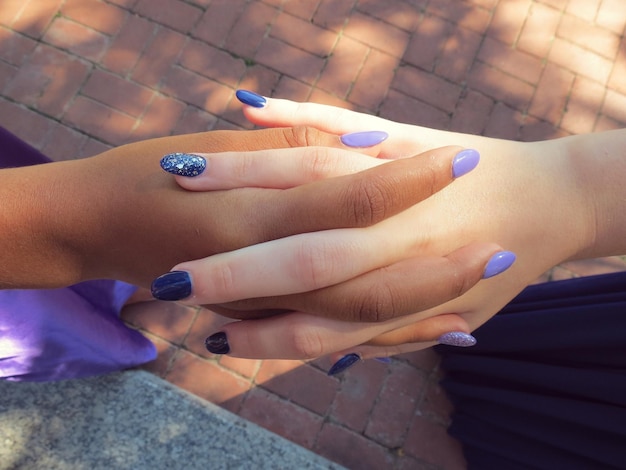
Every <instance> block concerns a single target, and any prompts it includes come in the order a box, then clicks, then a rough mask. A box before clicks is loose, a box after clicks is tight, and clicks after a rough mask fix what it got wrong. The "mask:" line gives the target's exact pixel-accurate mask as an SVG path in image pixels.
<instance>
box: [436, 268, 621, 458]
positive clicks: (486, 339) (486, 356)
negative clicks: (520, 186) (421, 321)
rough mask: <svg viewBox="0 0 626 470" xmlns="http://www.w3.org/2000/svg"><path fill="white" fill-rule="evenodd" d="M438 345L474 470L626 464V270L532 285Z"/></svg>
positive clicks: (457, 429) (457, 432)
mask: <svg viewBox="0 0 626 470" xmlns="http://www.w3.org/2000/svg"><path fill="white" fill-rule="evenodd" d="M474 335H475V336H476V338H477V340H478V343H477V345H476V346H474V347H471V348H464V349H461V348H452V347H449V346H438V347H437V351H438V352H439V353H440V354H441V355H442V367H443V369H444V371H445V374H446V375H445V378H444V380H443V381H442V386H443V388H444V389H445V390H446V392H447V393H448V396H449V397H450V398H451V400H452V402H453V404H454V407H455V411H454V413H453V416H452V424H451V426H450V428H449V432H450V434H451V435H452V436H454V437H456V438H457V439H459V440H460V441H461V443H462V444H463V448H464V453H465V457H466V459H467V462H468V468H470V469H480V470H484V469H507V470H517V469H520V470H521V469H524V470H530V469H546V470H554V469H568V470H575V469H585V470H587V469H611V468H615V469H618V468H619V469H623V468H626V272H620V273H614V274H604V275H600V276H591V277H585V278H577V279H571V280H565V281H558V282H551V283H546V284H539V285H533V286H530V287H528V288H526V289H525V290H524V291H523V292H522V293H521V294H520V295H519V296H517V297H516V298H515V299H514V300H513V301H512V302H511V303H510V304H509V305H507V306H506V307H505V308H504V309H503V310H502V311H501V312H499V313H498V314H497V315H495V316H494V317H493V318H492V319H491V320H489V321H488V322H487V323H486V324H485V325H483V326H482V327H480V328H479V329H478V330H476V331H475V332H474Z"/></svg>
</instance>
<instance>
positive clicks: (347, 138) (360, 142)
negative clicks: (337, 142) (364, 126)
mask: <svg viewBox="0 0 626 470" xmlns="http://www.w3.org/2000/svg"><path fill="white" fill-rule="evenodd" d="M388 138H389V134H387V133H386V132H384V131H365V132H352V133H350V134H344V135H342V136H341V142H342V143H343V145H346V146H348V147H353V148H366V147H373V146H374V145H378V144H380V143H381V142H384V141H385V140H387V139H388Z"/></svg>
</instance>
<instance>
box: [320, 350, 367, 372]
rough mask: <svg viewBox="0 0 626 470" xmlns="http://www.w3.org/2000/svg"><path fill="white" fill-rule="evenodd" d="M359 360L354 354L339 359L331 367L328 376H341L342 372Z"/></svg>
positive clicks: (359, 357)
mask: <svg viewBox="0 0 626 470" xmlns="http://www.w3.org/2000/svg"><path fill="white" fill-rule="evenodd" d="M360 360H361V356H359V355H358V354H355V353H351V354H347V355H346V356H343V357H342V358H341V359H339V360H338V361H337V362H335V363H334V364H333V366H332V367H331V368H330V370H329V371H328V375H331V376H332V375H337V374H341V373H342V372H343V371H345V370H347V369H349V368H350V367H352V366H353V365H354V364H356V363H357V362H359V361H360Z"/></svg>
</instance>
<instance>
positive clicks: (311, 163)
mask: <svg viewBox="0 0 626 470" xmlns="http://www.w3.org/2000/svg"><path fill="white" fill-rule="evenodd" d="M301 162H302V170H301V171H302V173H303V174H304V175H306V177H307V179H309V180H320V179H324V178H326V177H327V176H328V175H329V174H331V172H332V170H333V167H334V159H333V158H332V156H331V155H330V153H329V152H328V149H327V148H326V147H308V148H306V149H304V152H303V158H302V160H301Z"/></svg>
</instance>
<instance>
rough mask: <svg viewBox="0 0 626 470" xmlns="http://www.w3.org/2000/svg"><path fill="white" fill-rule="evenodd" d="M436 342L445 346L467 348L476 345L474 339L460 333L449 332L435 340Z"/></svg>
mask: <svg viewBox="0 0 626 470" xmlns="http://www.w3.org/2000/svg"><path fill="white" fill-rule="evenodd" d="M437 342H438V343H439V344H447V345H448V346H459V347H461V348H467V347H469V346H474V345H475V344H476V338H474V337H473V336H472V335H470V334H468V333H463V332H462V331H450V332H449V333H444V334H442V335H441V336H440V337H439V339H437Z"/></svg>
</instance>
